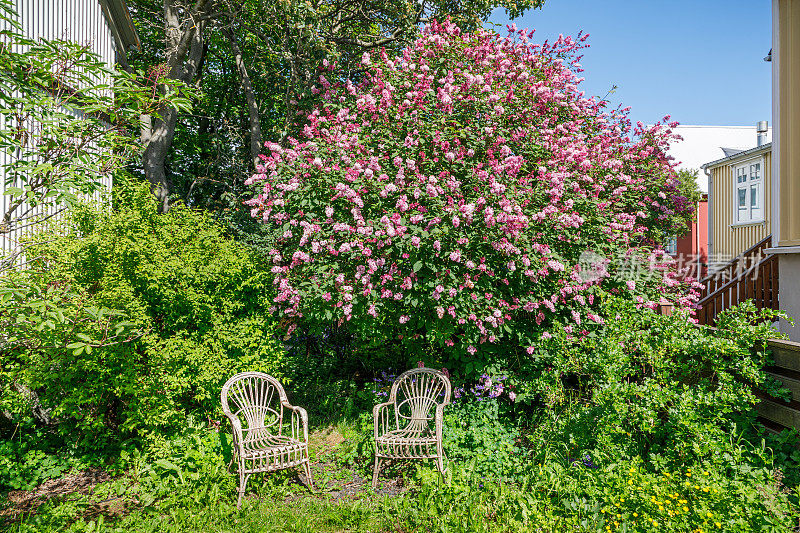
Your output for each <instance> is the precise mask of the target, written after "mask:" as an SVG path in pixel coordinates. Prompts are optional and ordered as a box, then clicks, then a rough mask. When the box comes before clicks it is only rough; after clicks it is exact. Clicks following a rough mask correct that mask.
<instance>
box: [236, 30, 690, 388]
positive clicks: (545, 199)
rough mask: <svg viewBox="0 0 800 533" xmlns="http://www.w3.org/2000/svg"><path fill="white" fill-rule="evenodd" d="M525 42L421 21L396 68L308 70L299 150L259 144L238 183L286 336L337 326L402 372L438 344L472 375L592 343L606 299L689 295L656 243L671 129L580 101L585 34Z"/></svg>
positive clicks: (673, 220) (371, 63) (676, 219)
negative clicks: (346, 75) (311, 76)
mask: <svg viewBox="0 0 800 533" xmlns="http://www.w3.org/2000/svg"><path fill="white" fill-rule="evenodd" d="M527 39H528V34H527V33H526V32H523V31H520V32H516V31H514V32H512V35H511V36H510V37H508V38H501V37H499V36H498V35H496V34H494V33H492V32H488V31H478V32H477V33H475V34H470V35H467V34H461V33H460V31H459V29H458V28H457V27H455V26H454V25H452V24H450V23H447V22H446V23H442V24H438V23H433V24H431V25H430V26H429V27H428V28H427V29H426V30H425V32H424V33H423V36H422V37H421V38H420V39H419V40H417V41H416V42H415V43H414V44H413V45H412V46H409V47H408V48H407V49H406V50H405V51H404V53H403V54H402V55H401V56H399V57H395V58H390V57H388V55H387V54H386V53H385V52H379V53H375V54H365V55H364V58H363V64H362V67H363V78H362V79H363V81H361V82H360V83H359V84H353V83H350V82H347V83H335V82H334V81H329V80H328V79H327V78H326V73H323V75H321V76H320V77H319V86H318V88H317V90H318V91H320V92H322V98H323V103H322V104H321V105H320V106H318V107H317V108H316V109H315V110H313V111H312V112H311V113H310V114H309V115H308V117H307V124H306V126H305V129H304V136H303V138H301V139H292V138H290V139H289V140H288V142H287V143H286V146H281V145H278V144H276V143H267V148H268V150H269V153H268V154H267V155H265V156H263V158H262V159H263V164H262V165H260V166H259V167H258V172H257V173H256V174H255V175H254V176H253V177H252V178H251V179H250V180H249V183H254V184H257V191H256V193H257V196H256V197H254V198H253V199H252V200H250V201H249V202H248V204H249V205H250V206H251V207H252V215H253V217H256V218H257V219H259V220H262V221H263V222H264V223H265V224H266V225H267V226H268V227H269V228H271V230H272V232H273V234H274V235H275V238H276V245H275V247H274V248H273V249H272V250H269V252H270V254H271V258H272V263H273V264H272V272H273V273H274V275H275V277H276V280H275V284H276V289H277V294H276V296H275V299H274V302H275V309H276V310H277V311H279V312H280V313H282V315H283V316H285V317H287V319H288V320H287V322H286V326H287V327H288V330H289V333H291V332H292V331H293V330H294V328H296V327H301V328H302V327H308V326H309V325H310V326H311V327H312V330H313V327H314V326H315V325H316V326H317V328H318V329H324V328H326V327H329V325H330V324H331V323H332V322H336V323H339V324H343V325H344V326H345V327H347V329H348V330H349V331H350V332H351V334H352V335H353V336H354V337H356V338H359V339H380V340H382V341H383V342H384V343H385V344H387V345H395V346H398V347H400V348H401V349H400V350H398V351H400V352H402V353H403V354H404V357H407V359H406V360H405V361H402V364H400V365H399V366H404V365H407V364H408V363H412V362H413V361H415V360H416V359H415V357H417V358H418V354H420V353H424V352H426V351H430V350H433V351H434V352H435V353H436V354H437V357H436V358H437V360H439V361H440V362H442V363H443V364H446V365H447V366H448V367H450V368H451V369H454V370H458V371H459V372H461V373H465V375H468V376H469V377H472V378H474V377H477V376H478V375H480V374H481V373H482V372H483V371H484V370H486V368H488V367H489V366H492V365H495V366H499V367H501V368H500V369H501V370H507V369H510V367H514V366H516V365H517V362H518V361H519V360H521V359H524V358H525V357H527V356H528V354H529V352H532V351H534V350H535V349H536V348H535V347H536V346H537V345H538V344H539V343H540V341H541V340H543V339H547V338H548V336H550V335H552V334H553V329H554V328H556V327H559V326H562V327H566V328H567V330H570V329H571V330H572V334H573V335H575V336H578V337H585V336H587V335H589V334H590V333H591V332H593V331H596V330H597V329H598V328H600V327H601V325H602V323H603V321H604V320H605V319H606V317H604V316H603V315H602V309H601V308H600V307H599V305H598V302H597V300H596V294H597V292H598V291H600V290H603V291H606V292H609V291H613V292H618V293H619V294H624V295H628V297H629V298H630V299H632V300H635V301H636V302H637V304H638V305H639V307H642V308H653V307H654V306H655V305H656V302H657V301H658V300H659V298H661V297H665V296H667V297H670V298H671V299H672V300H673V301H676V302H677V303H678V304H679V306H683V305H685V304H688V303H690V302H691V301H692V296H693V294H692V287H691V286H689V285H685V284H681V283H679V282H678V281H676V279H675V278H674V272H672V273H669V272H665V270H668V268H667V267H666V265H665V263H667V262H669V261H671V260H670V259H668V258H666V257H664V256H663V254H662V252H661V251H659V249H658V247H657V246H658V244H659V243H661V242H663V241H664V240H665V238H666V237H667V236H669V235H672V234H675V233H677V232H680V231H683V227H684V225H685V222H686V220H687V219H688V218H690V217H691V214H692V211H693V208H692V206H691V205H690V204H689V202H687V199H686V197H685V196H684V195H683V193H681V192H680V191H681V187H680V182H679V180H678V179H677V175H676V173H675V170H674V168H673V167H672V166H671V165H670V163H669V162H668V159H667V157H666V153H665V149H666V147H667V146H668V143H669V141H670V140H671V139H672V134H671V130H670V126H671V125H673V124H657V125H655V126H653V127H650V128H644V127H642V126H641V125H640V126H638V127H636V128H634V129H632V128H631V126H630V124H629V121H628V119H627V118H626V115H625V114H624V113H621V112H607V111H606V110H605V109H604V106H605V102H603V101H601V100H598V99H596V98H586V97H584V96H583V93H582V92H580V88H579V82H580V79H579V78H578V76H577V74H576V72H577V71H579V70H580V69H579V66H578V63H577V60H578V58H577V57H576V55H577V53H578V52H579V50H580V49H581V48H582V47H583V44H582V42H583V38H579V39H577V40H573V39H571V38H560V39H558V40H557V41H556V42H554V43H552V44H545V45H535V44H530V43H529V42H528V40H527ZM331 68H333V66H331ZM415 354H417V355H415Z"/></svg>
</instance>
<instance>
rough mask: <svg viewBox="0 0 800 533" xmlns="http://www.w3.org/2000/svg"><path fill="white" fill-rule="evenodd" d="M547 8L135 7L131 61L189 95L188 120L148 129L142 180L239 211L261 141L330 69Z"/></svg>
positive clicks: (461, 2)
mask: <svg viewBox="0 0 800 533" xmlns="http://www.w3.org/2000/svg"><path fill="white" fill-rule="evenodd" d="M542 2H543V0H522V1H520V2H511V1H509V0H417V1H408V0H386V1H383V0H281V1H277V2H276V1H273V0H270V1H268V0H237V1H234V0H131V2H130V4H131V8H132V10H133V13H134V21H135V23H136V24H137V27H138V28H139V32H140V35H141V38H142V42H143V50H142V51H140V52H139V53H138V54H137V55H136V56H135V57H134V58H133V64H134V65H135V66H136V67H139V68H145V69H151V70H153V71H154V72H155V74H156V75H157V76H163V78H165V79H166V80H180V81H183V82H184V83H186V84H190V85H192V84H193V85H195V86H196V87H197V88H199V89H200V90H201V94H200V96H199V97H198V99H197V100H196V102H195V109H194V112H193V113H192V114H189V115H186V114H184V115H180V116H179V115H178V114H177V113H170V112H169V111H168V110H165V111H164V112H162V113H161V114H160V118H159V119H157V120H150V121H148V120H143V128H142V139H143V142H144V143H145V146H146V148H145V153H144V158H143V172H144V175H145V176H146V177H147V179H148V181H149V182H150V184H151V187H152V190H153V193H154V194H155V195H156V196H157V197H158V199H159V202H160V205H161V209H162V210H163V211H166V210H168V209H169V201H170V198H171V197H180V198H182V199H184V200H185V201H186V202H188V203H190V204H192V205H198V206H200V205H203V206H206V207H210V208H228V207H230V206H231V203H232V202H234V201H235V203H236V204H238V201H239V198H240V196H241V193H242V191H243V187H244V185H243V181H244V178H245V177H246V175H247V174H248V173H250V172H251V171H252V169H253V166H254V165H255V164H256V163H257V161H258V158H257V157H258V153H259V152H260V151H261V146H262V144H263V140H264V139H266V138H268V137H269V138H273V139H275V138H277V139H282V138H285V137H286V136H287V135H291V134H293V133H295V132H296V131H297V121H296V118H297V116H298V115H297V112H298V110H299V109H301V108H307V107H310V106H311V105H312V104H313V102H314V101H315V97H314V95H312V94H311V92H310V91H309V89H310V86H311V85H312V83H313V82H314V81H316V79H317V77H318V72H319V70H320V68H321V67H322V65H323V63H324V62H325V61H331V62H332V61H336V62H337V65H338V69H339V70H338V71H337V72H336V73H335V76H337V77H353V76H356V77H357V76H359V75H360V66H359V60H360V57H361V55H362V54H363V53H364V52H365V51H368V50H373V49H376V48H381V47H385V48H394V49H399V48H401V47H402V46H404V45H405V44H406V43H408V42H409V40H410V39H413V38H414V37H415V36H416V34H417V32H418V30H419V29H420V27H421V25H422V24H424V23H426V22H428V21H430V20H433V19H434V18H440V19H441V18H445V17H451V18H452V19H453V20H454V21H455V22H457V23H458V24H459V25H461V26H462V27H463V28H464V29H467V30H469V29H472V28H475V27H477V26H479V25H480V24H481V23H482V22H483V21H484V20H486V18H487V17H488V16H489V14H490V13H491V11H492V10H493V9H494V8H496V7H504V8H505V9H506V10H507V11H508V13H509V15H511V16H512V17H513V16H518V15H519V14H521V13H523V12H524V11H525V10H527V9H530V8H534V7H538V6H540V5H541V3H542Z"/></svg>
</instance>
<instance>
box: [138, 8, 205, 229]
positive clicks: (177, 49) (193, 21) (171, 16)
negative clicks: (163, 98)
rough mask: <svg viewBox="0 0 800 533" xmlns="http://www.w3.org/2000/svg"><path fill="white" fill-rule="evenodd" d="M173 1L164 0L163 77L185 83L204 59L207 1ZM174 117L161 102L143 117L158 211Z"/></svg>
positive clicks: (167, 187)
mask: <svg viewBox="0 0 800 533" xmlns="http://www.w3.org/2000/svg"><path fill="white" fill-rule="evenodd" d="M176 4H177V0H164V30H165V34H166V39H165V41H166V47H167V49H166V58H167V65H166V67H167V68H166V70H167V73H166V78H167V79H169V80H179V81H182V82H184V83H186V84H187V85H188V84H190V83H191V82H192V81H193V80H194V79H195V77H196V76H197V74H198V73H199V70H200V66H201V64H202V61H203V54H204V46H203V29H204V26H205V18H206V15H207V13H206V11H207V8H208V6H209V2H208V0H197V2H196V3H195V5H194V7H193V8H192V9H190V10H182V9H181V6H179V5H176ZM182 15H183V16H182ZM177 120H178V112H177V111H176V110H175V109H174V108H172V107H169V106H164V107H163V108H161V109H159V110H158V117H150V118H149V120H143V121H142V139H143V140H144V141H145V143H146V145H145V149H144V156H143V158H142V160H143V161H142V162H143V166H144V174H145V176H146V177H147V180H148V181H149V182H150V190H151V191H152V192H153V194H155V196H156V198H157V199H158V210H159V212H161V213H166V212H168V211H169V196H170V194H171V193H172V182H171V181H170V179H169V178H168V177H167V172H166V160H167V155H168V154H169V150H170V148H171V147H172V141H173V140H174V139H175V126H176V124H177Z"/></svg>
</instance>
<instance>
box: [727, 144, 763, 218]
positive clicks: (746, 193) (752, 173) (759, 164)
mask: <svg viewBox="0 0 800 533" xmlns="http://www.w3.org/2000/svg"><path fill="white" fill-rule="evenodd" d="M731 176H732V178H733V191H732V192H733V225H734V226H740V225H745V224H758V223H760V222H764V215H765V213H764V209H765V205H764V158H763V157H758V158H754V159H748V160H746V161H740V162H738V163H736V164H734V165H731ZM753 193H755V201H754V200H753ZM742 201H744V205H741V203H740V202H742Z"/></svg>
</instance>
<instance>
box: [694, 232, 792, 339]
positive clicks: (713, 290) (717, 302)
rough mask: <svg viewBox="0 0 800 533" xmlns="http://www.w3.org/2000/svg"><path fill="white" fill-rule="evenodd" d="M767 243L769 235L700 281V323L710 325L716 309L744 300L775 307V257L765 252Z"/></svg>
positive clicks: (770, 238) (769, 243)
mask: <svg viewBox="0 0 800 533" xmlns="http://www.w3.org/2000/svg"><path fill="white" fill-rule="evenodd" d="M770 246H772V235H769V236H767V237H765V238H764V239H763V240H761V241H759V242H758V243H756V244H755V245H753V246H752V247H750V248H748V249H747V250H745V251H744V252H742V253H741V254H740V255H738V256H737V257H735V258H734V259H733V260H731V261H730V262H729V263H727V264H726V265H725V266H723V267H722V268H720V269H718V270H716V271H715V272H714V273H712V274H710V275H709V276H707V277H705V278H704V279H703V280H701V281H700V283H702V284H703V289H702V291H701V293H700V301H699V302H698V305H699V307H700V308H699V309H698V311H697V320H698V322H699V323H700V324H704V325H708V326H713V325H714V323H715V321H716V318H717V315H718V314H719V313H720V312H722V311H724V310H725V309H728V308H729V307H733V306H735V305H737V304H738V303H740V302H743V301H745V300H753V301H754V302H755V305H756V307H757V308H759V309H762V308H769V309H778V258H777V257H776V256H774V255H767V253H766V249H767V248H769V247H770Z"/></svg>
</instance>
